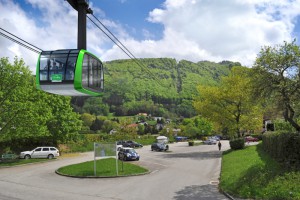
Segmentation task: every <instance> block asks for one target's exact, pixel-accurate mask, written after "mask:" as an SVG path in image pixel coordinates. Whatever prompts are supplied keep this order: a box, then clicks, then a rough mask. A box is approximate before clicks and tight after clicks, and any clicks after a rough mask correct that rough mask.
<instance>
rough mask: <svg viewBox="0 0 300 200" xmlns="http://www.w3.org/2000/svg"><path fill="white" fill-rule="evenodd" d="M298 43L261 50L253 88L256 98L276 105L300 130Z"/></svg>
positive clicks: (267, 47) (255, 69) (299, 56)
mask: <svg viewBox="0 0 300 200" xmlns="http://www.w3.org/2000/svg"><path fill="white" fill-rule="evenodd" d="M295 42H296V41H295V40H294V41H293V42H291V43H287V42H284V44H283V45H277V46H275V47H270V46H266V47H263V48H262V49H261V51H260V53H259V55H258V57H257V59H256V61H255V64H254V66H253V77H254V80H255V82H254V83H253V85H254V87H255V89H256V93H255V96H256V97H259V98H262V99H271V100H273V102H276V105H277V107H278V108H279V109H280V110H282V112H283V117H284V119H285V120H286V121H288V122H289V123H290V124H291V125H292V126H293V127H294V128H295V129H296V130H297V131H300V124H299V123H297V121H296V118H297V117H299V114H300V109H299V97H300V48H299V46H297V45H296V44H295Z"/></svg>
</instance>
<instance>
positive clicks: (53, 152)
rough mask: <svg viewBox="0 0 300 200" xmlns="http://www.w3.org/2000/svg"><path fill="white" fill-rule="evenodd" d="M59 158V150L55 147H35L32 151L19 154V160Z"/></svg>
mask: <svg viewBox="0 0 300 200" xmlns="http://www.w3.org/2000/svg"><path fill="white" fill-rule="evenodd" d="M57 156H59V150H58V149H57V148H55V147H37V148H35V149H33V150H32V151H23V152H21V153H20V158H24V159H29V158H49V159H52V158H54V157H57Z"/></svg>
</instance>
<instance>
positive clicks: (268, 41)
mask: <svg viewBox="0 0 300 200" xmlns="http://www.w3.org/2000/svg"><path fill="white" fill-rule="evenodd" d="M15 2H18V1H15ZM27 2H28V3H29V4H30V5H32V6H33V7H34V8H35V9H37V10H38V11H40V13H41V15H40V16H39V18H38V19H36V18H34V17H33V16H30V15H29V14H28V13H26V11H24V9H23V8H21V7H20V6H19V5H18V4H17V3H14V1H11V0H0V27H2V28H4V29H6V30H8V31H10V32H12V33H14V34H15V35H17V36H20V37H21V38H23V39H24V40H26V41H28V42H31V43H32V44H34V45H36V46H38V47H40V48H42V49H44V50H51V49H61V48H76V47H77V12H76V11H74V10H73V8H72V7H71V6H70V5H68V3H67V2H66V1H59V0H43V1H40V0H27ZM124 2H125V1H124ZM93 6H94V5H93ZM158 6H159V5H158ZM92 8H93V10H94V14H95V15H96V16H98V18H99V16H100V17H101V22H102V23H104V24H105V25H106V26H107V27H108V28H109V29H110V30H111V31H112V32H113V33H114V34H115V35H116V36H117V37H118V38H119V40H121V41H122V43H123V44H125V45H126V47H127V48H128V49H129V50H130V51H131V52H132V53H133V54H134V55H135V57H137V58H144V57H170V58H176V59H177V60H180V59H186V60H191V61H194V62H198V61H200V60H211V61H216V62H219V61H222V60H232V61H239V62H241V63H242V64H244V65H247V66H251V65H252V62H253V61H254V59H255V57H256V55H257V54H258V52H259V50H260V48H261V47H262V46H264V45H274V44H280V43H282V42H283V41H290V40H291V39H292V32H293V29H294V24H295V22H296V17H298V15H299V10H300V0H295V1H282V0H166V1H165V2H164V4H163V7H161V8H156V9H153V11H152V12H150V13H149V16H148V18H147V20H148V23H149V22H150V23H159V24H161V25H162V26H163V27H164V32H163V37H162V38H161V39H160V40H151V38H154V37H152V35H151V34H152V33H151V32H148V31H147V30H148V29H144V36H145V37H146V38H147V40H143V41H141V40H135V39H134V38H132V37H131V36H130V35H129V34H128V33H127V32H126V31H125V29H124V28H123V26H126V25H120V24H118V23H117V22H114V21H111V20H108V19H103V18H105V13H104V12H103V11H102V10H101V9H100V8H95V7H92ZM87 22H88V30H87V48H88V49H89V50H91V51H92V52H93V53H95V54H96V55H99V57H100V58H101V59H103V60H104V61H107V60H113V59H121V58H125V59H127V58H129V57H128V56H127V55H126V54H125V53H123V52H122V51H121V50H120V49H119V48H118V47H117V46H116V45H113V43H112V42H111V41H110V39H108V38H107V37H106V36H105V35H104V34H103V33H101V32H100V31H99V30H98V28H97V27H95V26H94V25H93V24H92V23H91V22H89V20H88V19H87ZM0 51H1V52H4V53H2V55H1V57H3V56H9V57H11V58H13V57H14V56H15V55H18V56H20V57H23V58H24V60H25V61H26V63H27V64H28V65H30V67H31V69H32V71H35V64H36V60H37V57H38V56H37V54H35V53H31V52H30V51H28V50H27V49H25V48H23V47H20V46H17V45H15V44H14V43H12V42H10V41H8V40H7V39H5V38H3V37H0Z"/></svg>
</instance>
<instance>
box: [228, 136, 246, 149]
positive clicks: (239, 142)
mask: <svg viewBox="0 0 300 200" xmlns="http://www.w3.org/2000/svg"><path fill="white" fill-rule="evenodd" d="M229 144H230V148H231V149H233V150H237V149H243V148H244V147H245V141H244V138H237V139H233V140H230V142H229Z"/></svg>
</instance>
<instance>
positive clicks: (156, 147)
mask: <svg viewBox="0 0 300 200" xmlns="http://www.w3.org/2000/svg"><path fill="white" fill-rule="evenodd" d="M168 150H169V145H167V144H165V143H153V144H152V145H151V151H168Z"/></svg>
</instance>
